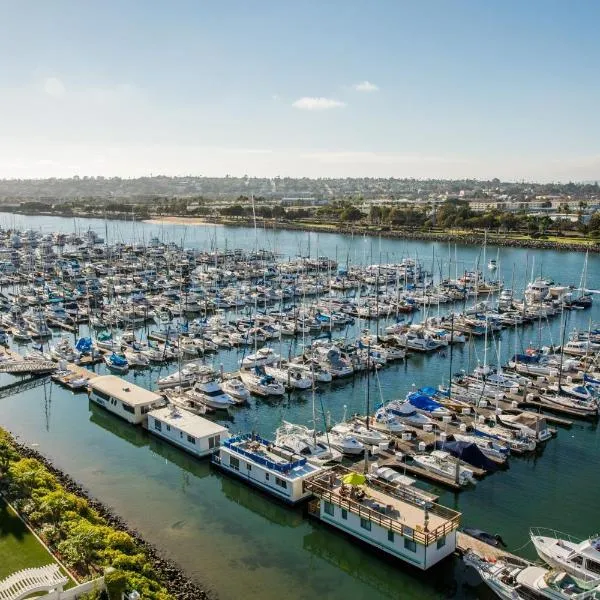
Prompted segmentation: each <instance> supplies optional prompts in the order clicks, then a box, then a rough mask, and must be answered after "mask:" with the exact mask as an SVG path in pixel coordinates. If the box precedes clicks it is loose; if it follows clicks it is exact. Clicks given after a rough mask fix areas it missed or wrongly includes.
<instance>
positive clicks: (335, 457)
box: [275, 421, 342, 466]
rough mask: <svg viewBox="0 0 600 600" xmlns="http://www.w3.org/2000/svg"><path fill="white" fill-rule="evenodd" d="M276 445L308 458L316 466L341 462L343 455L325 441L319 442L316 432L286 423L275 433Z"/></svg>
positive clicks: (302, 426)
mask: <svg viewBox="0 0 600 600" xmlns="http://www.w3.org/2000/svg"><path fill="white" fill-rule="evenodd" d="M275 445H276V446H278V447H280V448H283V449H284V450H287V451H289V452H294V453H296V454H299V455H300V456H304V457H306V459H307V460H308V462H309V463H311V464H314V465H319V466H322V465H326V464H328V463H332V462H340V461H341V460H342V453H341V452H340V451H339V450H336V449H335V448H333V447H332V446H331V445H330V444H328V443H326V442H324V441H318V440H317V436H316V434H315V431H314V430H311V429H308V427H305V426H304V425H295V424H293V423H288V422H287V421H284V422H283V423H282V425H281V427H278V428H277V431H276V432H275Z"/></svg>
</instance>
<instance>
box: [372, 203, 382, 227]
mask: <svg viewBox="0 0 600 600" xmlns="http://www.w3.org/2000/svg"><path fill="white" fill-rule="evenodd" d="M369 220H370V221H371V223H373V224H374V223H380V222H381V208H380V207H379V206H377V205H376V204H373V206H371V209H370V210H369Z"/></svg>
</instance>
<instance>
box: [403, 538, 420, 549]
mask: <svg viewBox="0 0 600 600" xmlns="http://www.w3.org/2000/svg"><path fill="white" fill-rule="evenodd" d="M404 547H405V548H406V549H407V550H410V551H411V552H416V551H417V542H415V540H409V539H408V538H404Z"/></svg>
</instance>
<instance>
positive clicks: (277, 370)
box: [265, 364, 312, 390]
mask: <svg viewBox="0 0 600 600" xmlns="http://www.w3.org/2000/svg"><path fill="white" fill-rule="evenodd" d="M265 373H266V374H267V375H271V377H273V378H274V379H275V380H276V381H279V383H282V384H283V385H284V386H286V387H288V388H295V389H298V390H307V389H308V388H310V387H312V379H311V378H310V377H307V375H306V373H305V372H304V371H303V370H302V369H300V368H298V366H297V365H294V364H287V365H280V366H278V367H277V366H265Z"/></svg>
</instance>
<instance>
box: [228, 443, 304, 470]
mask: <svg viewBox="0 0 600 600" xmlns="http://www.w3.org/2000/svg"><path fill="white" fill-rule="evenodd" d="M253 441H254V442H256V443H258V444H260V445H261V446H264V447H266V448H270V447H271V446H273V443H272V442H270V441H269V440H265V439H263V438H261V437H259V436H257V435H254V434H244V435H239V436H237V437H233V438H229V439H228V440H226V441H224V442H223V446H225V447H226V448H228V449H229V450H231V451H232V452H235V453H237V454H240V455H241V456H245V457H246V458H249V459H250V460H253V461H254V462H256V463H258V464H260V465H263V466H265V467H267V468H268V469H272V470H273V471H279V472H280V473H288V472H289V471H291V470H293V469H296V468H297V467H303V466H304V465H306V463H307V460H306V458H304V457H302V458H298V459H297V460H291V459H290V458H287V457H284V456H281V459H282V460H283V461H285V462H280V463H279V462H275V461H273V460H270V459H269V458H267V457H265V455H264V454H263V453H260V452H254V451H252V450H247V449H246V448H242V447H241V445H240V444H242V443H245V442H253Z"/></svg>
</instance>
